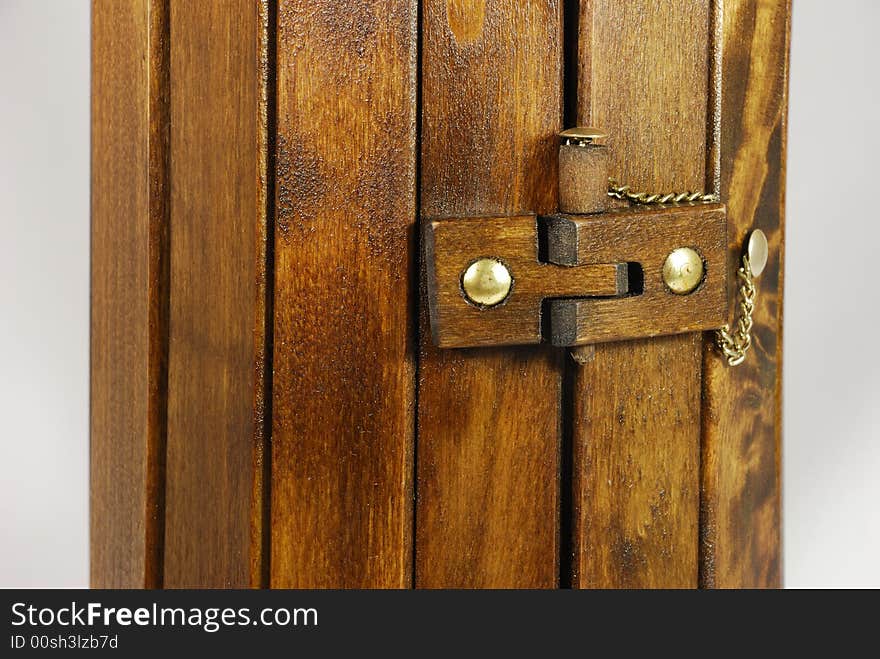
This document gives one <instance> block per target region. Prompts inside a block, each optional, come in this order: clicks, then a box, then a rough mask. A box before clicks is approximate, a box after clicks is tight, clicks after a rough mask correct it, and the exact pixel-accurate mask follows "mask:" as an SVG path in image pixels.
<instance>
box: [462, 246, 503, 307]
mask: <svg viewBox="0 0 880 659" xmlns="http://www.w3.org/2000/svg"><path fill="white" fill-rule="evenodd" d="M512 285H513V277H512V276H511V275H510V270H508V269H507V266H506V265H504V264H503V263H502V262H501V261H499V260H498V259H492V258H488V257H484V258H481V259H478V260H476V261H474V262H473V263H471V264H470V265H469V266H468V267H467V269H466V270H465V271H464V272H463V273H462V275H461V287H462V289H463V290H464V294H465V297H467V299H468V300H469V301H470V302H473V303H474V304H476V305H477V306H479V307H494V306H495V305H497V304H500V303H501V302H504V300H505V299H506V298H507V295H508V294H509V293H510V288H511V286H512Z"/></svg>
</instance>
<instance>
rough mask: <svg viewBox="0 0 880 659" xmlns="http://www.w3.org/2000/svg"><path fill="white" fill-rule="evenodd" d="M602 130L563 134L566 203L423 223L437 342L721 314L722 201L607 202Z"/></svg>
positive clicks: (589, 339)
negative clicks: (540, 211) (554, 208)
mask: <svg viewBox="0 0 880 659" xmlns="http://www.w3.org/2000/svg"><path fill="white" fill-rule="evenodd" d="M600 136H601V134H600V133H599V132H598V131H594V130H592V129H575V130H573V131H566V132H565V133H563V134H562V138H563V139H562V143H561V144H560V150H559V172H560V194H559V197H560V209H561V211H562V212H561V213H558V214H555V215H550V216H536V215H534V214H527V215H516V216H490V217H465V218H435V219H430V220H429V221H427V222H426V223H425V227H424V246H425V264H426V276H427V293H428V305H429V310H430V318H431V332H432V334H433V336H434V341H435V343H436V344H437V345H438V346H439V347H441V348H464V347H472V346H493V345H516V344H530V343H540V342H542V341H549V342H550V343H552V344H553V345H556V346H578V345H586V344H591V343H600V342H605V341H619V340H626V339H635V338H641V337H651V336H660V335H664V334H679V333H683V332H696V331H703V330H710V329H717V328H719V327H721V326H722V325H724V323H725V322H726V321H727V220H726V214H725V208H724V205H723V204H720V203H677V204H664V205H662V206H636V207H624V208H615V209H610V210H608V205H609V198H608V183H607V182H608V165H607V163H608V152H607V147H606V146H605V145H604V144H602V143H601V141H600V139H599V137H600Z"/></svg>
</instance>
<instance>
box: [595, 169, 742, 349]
mask: <svg viewBox="0 0 880 659" xmlns="http://www.w3.org/2000/svg"><path fill="white" fill-rule="evenodd" d="M608 196H609V197H614V198H615V199H621V200H623V201H629V202H631V203H634V204H644V205H653V204H671V203H680V202H683V201H684V202H699V203H711V202H716V201H718V195H716V194H711V193H707V192H702V191H696V192H690V191H689V192H633V191H632V190H631V189H630V186H628V185H620V184H618V183H617V182H616V181H615V180H614V179H608ZM736 276H737V278H738V279H739V281H740V286H739V298H740V300H739V305H738V306H739V311H740V314H739V319H738V320H737V322H736V330H734V331H731V329H730V326H729V325H725V326H724V327H722V328H721V329H720V330H718V331H717V332H716V333H715V339H716V343H717V344H718V348H719V350H721V352H722V354H723V355H724V356H725V357H726V358H727V363H728V364H729V365H730V366H739V365H740V364H742V363H743V361H745V358H746V353H748V351H749V348H750V347H751V345H752V326H753V325H754V322H753V321H752V314H753V313H754V311H755V300H756V299H757V297H758V289H757V288H756V287H755V278H754V276H753V275H752V266H751V264H750V263H749V257H748V256H747V255H743V257H742V266H741V267H740V269H739V270H738V271H737V273H736Z"/></svg>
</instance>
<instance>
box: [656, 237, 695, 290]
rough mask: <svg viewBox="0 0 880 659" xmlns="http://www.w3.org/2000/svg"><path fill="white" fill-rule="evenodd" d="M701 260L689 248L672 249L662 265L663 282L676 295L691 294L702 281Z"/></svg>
mask: <svg viewBox="0 0 880 659" xmlns="http://www.w3.org/2000/svg"><path fill="white" fill-rule="evenodd" d="M703 272H704V270H703V259H702V258H700V255H699V254H697V251H696V250H694V249H691V248H690V247H679V248H678V249H674V250H672V251H671V252H670V253H669V256H667V257H666V262H665V263H664V264H663V281H664V282H665V283H666V285H667V286H668V287H669V290H670V291H672V292H673V293H675V294H676V295H687V294H688V293H692V292H693V291H694V290H695V289H696V288H697V286H699V285H700V283H701V282H702V281H703Z"/></svg>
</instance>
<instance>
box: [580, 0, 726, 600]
mask: <svg viewBox="0 0 880 659" xmlns="http://www.w3.org/2000/svg"><path fill="white" fill-rule="evenodd" d="M710 13H711V12H710V2H709V1H708V0H704V1H700V2H694V1H691V0H675V1H667V2H659V1H658V0H639V1H637V2H627V3H620V2H612V1H611V0H584V1H583V2H582V3H581V10H580V17H579V18H580V23H579V33H580V36H579V78H578V80H579V85H578V87H579V100H578V117H579V123H581V124H587V125H596V126H601V127H602V128H604V129H606V130H607V131H608V132H609V147H610V152H611V165H610V171H611V174H612V176H614V177H615V178H616V179H618V180H619V181H624V182H627V183H629V184H631V185H632V186H633V188H635V189H650V190H679V189H699V188H703V187H704V185H705V182H706V166H705V165H706V156H707V152H706V135H707V118H708V117H707V109H708V85H709V79H710V69H711V67H710V59H711V56H710V38H709V35H710V25H711V16H710ZM701 346H702V341H701V337H700V336H699V335H696V334H690V335H688V334H686V335H679V336H672V337H666V338H662V339H654V340H650V341H637V342H628V343H619V344H610V345H601V346H596V348H595V352H594V355H593V357H592V359H591V360H589V361H587V363H585V364H583V365H579V366H576V367H574V368H575V369H576V370H575V374H574V393H573V399H574V407H575V410H574V415H575V416H574V420H573V453H574V457H573V473H572V481H573V502H572V508H573V521H572V536H573V558H572V585H573V586H574V587H580V588H595V587H598V588H618V587H627V588H662V587H695V586H696V585H697V573H698V568H697V535H698V517H699V513H698V511H699V459H700V455H699V451H700V381H701V379H700V366H701Z"/></svg>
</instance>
